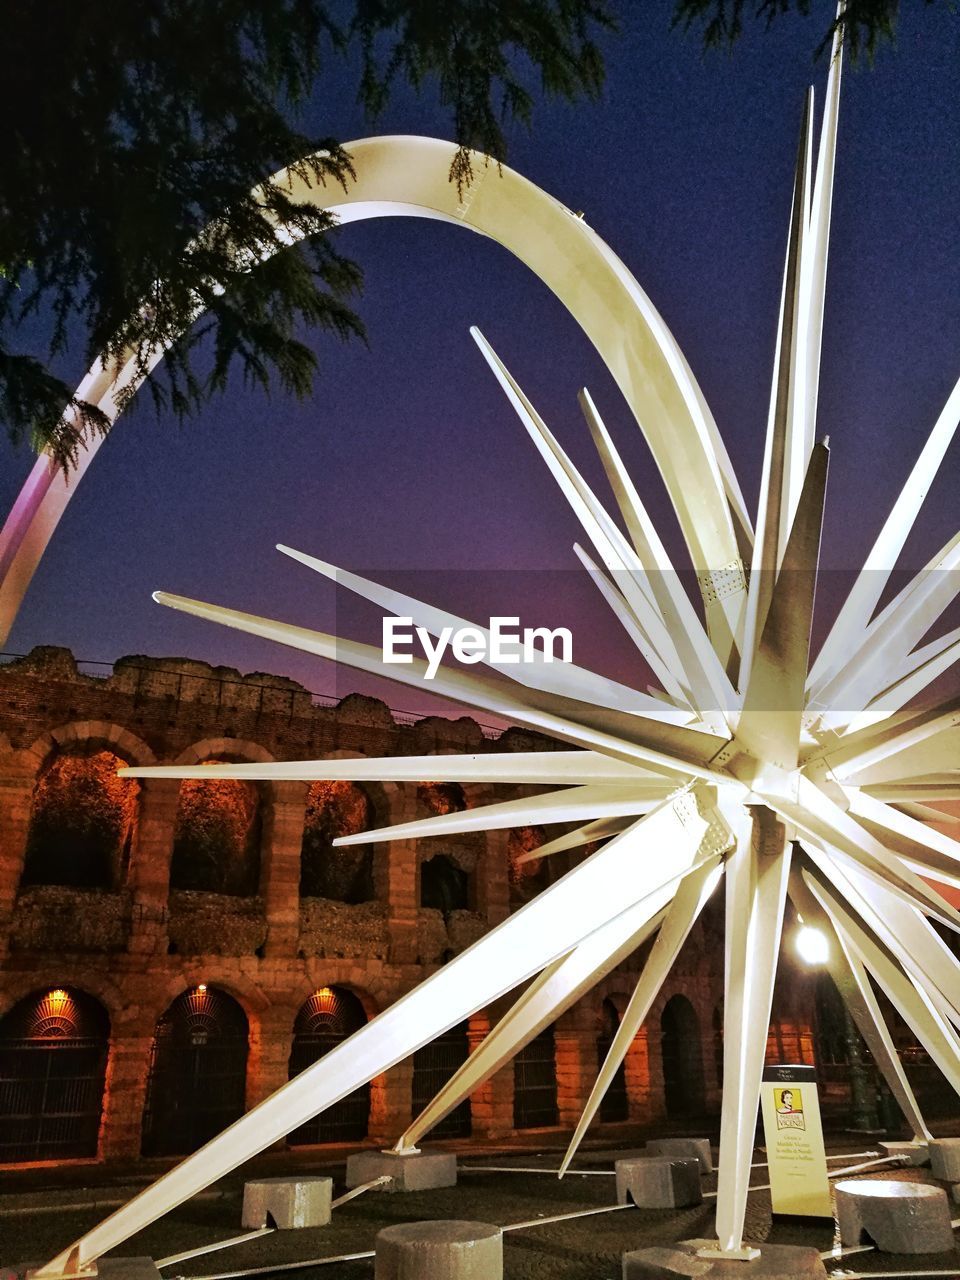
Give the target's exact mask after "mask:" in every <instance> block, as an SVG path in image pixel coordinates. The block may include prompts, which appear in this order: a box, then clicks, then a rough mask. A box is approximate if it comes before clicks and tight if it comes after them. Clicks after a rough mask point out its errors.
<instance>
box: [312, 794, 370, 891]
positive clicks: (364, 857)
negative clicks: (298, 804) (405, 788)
mask: <svg viewBox="0 0 960 1280" xmlns="http://www.w3.org/2000/svg"><path fill="white" fill-rule="evenodd" d="M376 810H377V806H376V804H375V802H374V799H373V797H372V796H371V794H370V792H369V791H368V790H367V788H366V787H364V786H361V785H360V784H359V783H356V782H343V781H333V782H324V781H318V782H314V783H312V784H311V786H310V790H309V791H308V793H307V808H306V815H305V819H304V826H303V842H302V844H301V847H300V896H301V897H305V898H328V899H330V900H331V901H334V902H347V903H358V902H370V901H372V900H373V898H374V896H375V894H374V882H373V864H374V849H373V846H372V845H359V846H354V847H349V848H346V849H341V848H337V846H336V845H334V843H333V842H334V840H335V839H337V838H338V837H339V836H349V835H354V834H356V833H357V832H360V831H368V830H369V829H370V828H371V827H373V826H376V825H377V812H376Z"/></svg>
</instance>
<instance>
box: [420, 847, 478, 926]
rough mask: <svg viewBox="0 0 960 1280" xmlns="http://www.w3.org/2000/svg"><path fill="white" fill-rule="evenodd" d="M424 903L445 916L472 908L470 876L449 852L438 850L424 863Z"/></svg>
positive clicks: (421, 887)
mask: <svg viewBox="0 0 960 1280" xmlns="http://www.w3.org/2000/svg"><path fill="white" fill-rule="evenodd" d="M420 905H421V907H428V908H432V909H433V910H434V911H440V912H441V913H442V914H443V917H444V919H446V918H447V917H448V916H449V915H450V914H451V913H452V912H454V911H469V910H470V877H469V875H468V874H467V872H466V871H464V870H463V868H462V867H460V866H458V865H457V863H456V862H455V861H454V860H453V858H452V857H450V855H449V854H446V853H435V854H434V855H433V857H432V858H426V859H424V861H423V862H421V863H420Z"/></svg>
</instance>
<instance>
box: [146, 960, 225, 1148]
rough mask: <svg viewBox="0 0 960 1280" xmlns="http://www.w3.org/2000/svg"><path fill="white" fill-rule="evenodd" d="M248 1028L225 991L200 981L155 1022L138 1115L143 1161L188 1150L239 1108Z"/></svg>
mask: <svg viewBox="0 0 960 1280" xmlns="http://www.w3.org/2000/svg"><path fill="white" fill-rule="evenodd" d="M248 1052H249V1026H248V1023H247V1015H246V1014H245V1013H244V1011H243V1009H242V1008H241V1007H240V1005H239V1004H238V1003H237V1001H236V1000H234V999H233V997H232V996H230V995H227V993H226V992H225V991H221V990H219V989H217V988H214V987H208V986H206V985H205V984H203V983H201V984H200V986H197V987H192V988H191V989H190V990H189V991H184V992H183V994H182V995H180V996H178V997H177V999H176V1000H174V1002H173V1004H171V1005H170V1006H169V1008H168V1009H167V1011H166V1013H165V1014H164V1015H163V1017H162V1018H161V1019H160V1021H159V1022H158V1023H157V1030H156V1035H155V1036H154V1041H153V1051H152V1053H151V1056H150V1074H149V1077H148V1080H147V1101H146V1106H145V1107H144V1113H143V1145H142V1150H143V1154H144V1155H145V1156H180V1155H187V1154H189V1152H191V1151H196V1149H197V1148H198V1147H201V1146H203V1144H204V1143H205V1142H209V1140H210V1139H211V1138H212V1137H214V1136H215V1135H216V1134H218V1133H219V1132H220V1131H221V1129H225V1128H226V1127H227V1125H229V1124H232V1123H233V1122H234V1120H238V1119H239V1118H240V1116H242V1115H243V1112H244V1110H245V1099H246V1083H247V1054H248Z"/></svg>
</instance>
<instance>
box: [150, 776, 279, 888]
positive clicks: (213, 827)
mask: <svg viewBox="0 0 960 1280" xmlns="http://www.w3.org/2000/svg"><path fill="white" fill-rule="evenodd" d="M221 758H222V759H225V758H227V757H221ZM230 758H232V757H230ZM203 763H204V764H216V763H218V761H217V760H205V761H203ZM262 809H263V805H262V803H261V793H260V788H259V786H258V785H257V784H256V783H253V782H245V781H241V780H240V779H237V778H185V779H184V780H183V781H182V782H181V784H180V795H179V800H178V803H177V816H176V822H175V826H174V837H173V857H172V859H171V862H170V888H171V889H173V890H178V889H185V890H192V891H194V892H201V893H218V894H226V895H229V896H232V897H252V896H254V895H255V894H256V893H257V892H258V890H259V888H260V844H261V839H262V831H263V814H262Z"/></svg>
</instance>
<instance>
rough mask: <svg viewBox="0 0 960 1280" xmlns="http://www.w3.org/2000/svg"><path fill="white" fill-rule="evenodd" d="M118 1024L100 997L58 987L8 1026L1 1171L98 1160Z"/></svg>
mask: <svg viewBox="0 0 960 1280" xmlns="http://www.w3.org/2000/svg"><path fill="white" fill-rule="evenodd" d="M109 1046H110V1019H109V1017H108V1016H107V1013H106V1010H105V1009H104V1008H103V1006H102V1005H101V1004H100V1003H99V1002H98V1001H97V1000H94V999H93V997H92V996H88V995H86V994H85V993H84V992H82V991H75V990H73V989H72V988H63V987H56V988H53V989H52V990H49V991H44V992H35V993H34V994H33V995H29V996H26V997H25V998H24V999H23V1000H21V1001H20V1002H19V1003H18V1004H16V1005H14V1007H13V1008H12V1009H11V1010H10V1012H9V1013H8V1014H7V1015H6V1016H5V1017H4V1018H2V1019H0V1164H14V1163H25V1162H28V1161H34V1160H69V1159H78V1158H82V1157H89V1156H95V1155H96V1154H97V1145H98V1140H99V1134H100V1120H101V1114H102V1110H103V1086H104V1079H105V1075H106V1068H107V1055H108V1052H109Z"/></svg>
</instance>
